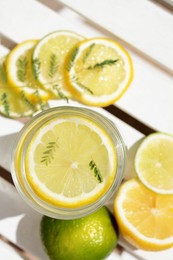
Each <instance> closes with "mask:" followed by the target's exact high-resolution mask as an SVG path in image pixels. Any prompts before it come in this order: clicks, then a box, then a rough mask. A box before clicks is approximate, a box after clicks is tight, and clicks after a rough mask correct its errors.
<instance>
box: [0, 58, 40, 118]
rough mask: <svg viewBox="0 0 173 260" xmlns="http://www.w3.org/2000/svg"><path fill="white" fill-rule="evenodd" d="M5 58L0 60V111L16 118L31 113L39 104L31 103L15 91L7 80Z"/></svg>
mask: <svg viewBox="0 0 173 260" xmlns="http://www.w3.org/2000/svg"><path fill="white" fill-rule="evenodd" d="M4 63H5V58H2V59H1V60H0V113H1V114H2V115H4V116H6V117H11V118H18V117H26V116H31V115H33V114H34V113H35V112H36V111H37V110H38V109H39V105H35V104H34V103H31V102H30V101H29V100H28V99H27V98H26V97H25V96H24V95H20V94H19V93H16V92H15V91H14V89H13V88H12V87H11V86H10V85H9V83H8V82H7V75H6V70H5V65H4Z"/></svg>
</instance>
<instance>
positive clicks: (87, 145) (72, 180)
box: [12, 106, 126, 219]
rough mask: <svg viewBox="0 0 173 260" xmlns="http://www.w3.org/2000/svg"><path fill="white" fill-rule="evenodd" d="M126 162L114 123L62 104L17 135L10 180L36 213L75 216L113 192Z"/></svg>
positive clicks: (69, 217) (49, 110)
mask: <svg viewBox="0 0 173 260" xmlns="http://www.w3.org/2000/svg"><path fill="white" fill-rule="evenodd" d="M125 158H126V149H125V145H124V142H123V140H122V137H121V135H120V133H119V131H118V129H117V128H116V126H115V124H114V123H112V122H111V121H110V120H109V119H107V118H106V117H105V116H103V115H101V114H100V113H98V112H95V111H93V110H91V109H88V108H82V107H72V106H61V107H56V108H51V109H48V110H46V111H44V112H41V113H39V114H38V115H36V116H35V117H33V118H32V119H31V120H30V121H29V122H28V123H27V124H26V125H25V126H24V127H23V129H22V130H21V131H20V133H19V135H18V137H17V140H16V143H15V148H14V153H13V162H12V177H13V180H14V183H15V186H16V188H17V190H18V192H19V193H20V195H21V196H22V198H23V199H24V201H26V202H27V203H28V204H29V205H30V206H31V207H33V208H34V209H35V210H37V211H39V212H40V213H42V214H44V215H47V216H50V217H54V218H60V219H73V218H79V217H82V216H85V215H87V214H90V213H91V212H93V211H95V210H97V209H98V208H100V207H101V206H103V204H104V203H105V202H106V201H107V200H108V199H110V197H111V196H112V195H113V194H114V193H115V192H116V191H117V189H118V187H119V185H120V183H121V181H122V178H123V171H124V167H125Z"/></svg>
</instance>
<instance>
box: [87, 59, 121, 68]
mask: <svg viewBox="0 0 173 260" xmlns="http://www.w3.org/2000/svg"><path fill="white" fill-rule="evenodd" d="M117 61H118V59H116V60H104V61H102V62H100V63H96V64H95V65H93V66H89V67H88V68H87V69H88V70H92V69H97V68H104V67H105V66H112V65H114V64H115V63H116V62H117Z"/></svg>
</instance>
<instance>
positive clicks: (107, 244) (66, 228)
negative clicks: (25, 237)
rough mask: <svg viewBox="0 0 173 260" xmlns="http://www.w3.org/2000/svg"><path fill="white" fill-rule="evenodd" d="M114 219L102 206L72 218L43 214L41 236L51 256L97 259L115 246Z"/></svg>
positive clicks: (54, 259)
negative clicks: (82, 215)
mask: <svg viewBox="0 0 173 260" xmlns="http://www.w3.org/2000/svg"><path fill="white" fill-rule="evenodd" d="M115 227H116V223H115V220H114V218H113V216H112V214H111V213H110V212H109V211H108V209H107V208H106V207H102V208H101V209H99V210H98V211H96V212H94V213H92V214H91V215H88V216H85V217H82V218H80V219H73V220H60V219H53V218H50V217H47V216H44V217H43V218H42V221H41V239H42V242H43V245H44V247H45V250H46V252H47V254H48V256H49V257H50V259H51V260H69V259H70V260H101V259H104V258H105V257H107V256H108V255H109V254H110V253H111V252H112V250H113V249H114V248H115V246H116V244H117V240H118V235H117V231H116V228H115Z"/></svg>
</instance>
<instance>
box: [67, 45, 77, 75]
mask: <svg viewBox="0 0 173 260" xmlns="http://www.w3.org/2000/svg"><path fill="white" fill-rule="evenodd" d="M78 51H79V49H78V48H74V50H73V51H72V53H71V56H70V60H69V62H68V63H67V66H66V70H67V71H70V69H71V67H72V66H73V63H74V60H75V58H76V55H77V54H78Z"/></svg>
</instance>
